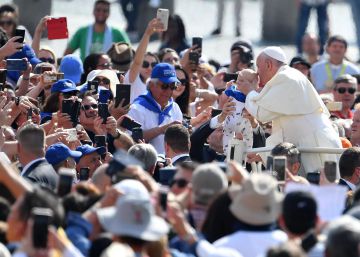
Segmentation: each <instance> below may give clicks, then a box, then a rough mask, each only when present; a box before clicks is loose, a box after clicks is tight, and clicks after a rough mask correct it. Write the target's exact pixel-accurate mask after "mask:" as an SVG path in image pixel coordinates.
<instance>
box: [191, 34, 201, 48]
mask: <svg viewBox="0 0 360 257" xmlns="http://www.w3.org/2000/svg"><path fill="white" fill-rule="evenodd" d="M192 45H193V46H195V45H196V48H195V49H198V48H200V49H202V37H193V38H192Z"/></svg>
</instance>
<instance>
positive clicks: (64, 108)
mask: <svg viewBox="0 0 360 257" xmlns="http://www.w3.org/2000/svg"><path fill="white" fill-rule="evenodd" d="M73 104H74V102H73V100H70V99H64V100H62V104H61V112H62V113H67V114H69V115H70V116H71V113H72V107H73Z"/></svg>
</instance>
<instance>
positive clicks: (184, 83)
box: [178, 78, 188, 85]
mask: <svg viewBox="0 0 360 257" xmlns="http://www.w3.org/2000/svg"><path fill="white" fill-rule="evenodd" d="M178 80H179V81H180V83H181V85H186V84H187V83H188V81H187V79H179V78H178Z"/></svg>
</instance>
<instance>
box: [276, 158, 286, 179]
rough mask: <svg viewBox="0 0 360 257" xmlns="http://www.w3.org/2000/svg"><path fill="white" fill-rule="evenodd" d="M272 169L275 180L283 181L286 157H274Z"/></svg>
mask: <svg viewBox="0 0 360 257" xmlns="http://www.w3.org/2000/svg"><path fill="white" fill-rule="evenodd" d="M273 168H274V170H275V171H276V173H277V180H278V181H285V172H286V157H285V156H275V157H274V164H273Z"/></svg>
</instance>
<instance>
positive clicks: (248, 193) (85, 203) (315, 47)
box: [0, 0, 360, 257]
mask: <svg viewBox="0 0 360 257" xmlns="http://www.w3.org/2000/svg"><path fill="white" fill-rule="evenodd" d="M303 2H306V1H303ZM323 2H324V1H323ZM325 2H326V1H325ZM110 6H111V3H110V2H109V1H107V0H97V1H96V2H95V4H94V11H93V15H94V18H95V21H94V23H93V24H90V25H87V26H85V27H83V28H80V29H79V30H78V31H77V32H76V33H75V34H74V35H72V38H71V39H70V40H69V44H68V47H67V49H66V50H65V53H64V56H62V57H61V58H57V57H56V55H55V54H54V51H53V50H52V49H51V48H49V47H47V46H45V45H41V40H40V39H41V37H42V34H43V33H44V32H45V31H46V30H47V25H46V24H47V21H48V20H50V19H51V17H49V16H46V17H44V18H43V19H41V20H40V21H39V24H38V26H37V27H36V30H35V33H34V35H33V37H32V38H31V36H30V35H27V34H26V33H25V36H22V37H25V41H24V42H23V41H22V37H21V36H16V35H17V33H16V30H17V29H24V26H20V25H19V24H18V15H19V12H18V10H17V8H16V7H15V6H14V5H9V4H6V5H2V6H0V59H1V62H0V67H1V69H0V87H1V88H0V89H1V91H0V109H1V110H0V126H1V130H0V254H1V255H2V256H6V257H8V256H11V255H13V256H29V257H40V256H52V255H59V256H67V257H100V256H101V257H113V256H138V257H140V256H143V257H145V256H149V257H170V256H172V257H182V256H188V257H194V256H198V257H213V256H214V257H215V256H244V257H256V256H268V257H283V256H292V257H303V256H324V257H340V256H341V257H342V256H346V257H355V256H360V221H359V219H360V190H359V189H358V185H359V184H360V104H359V103H360V97H359V96H360V94H359V92H360V69H359V66H358V65H357V64H355V63H351V62H350V61H349V60H348V59H347V58H346V50H347V47H348V42H347V40H346V39H345V38H343V37H342V36H341V35H330V36H329V37H328V38H326V40H325V41H324V40H323V38H321V39H320V40H319V38H317V37H316V36H315V35H313V34H305V35H304V36H303V37H302V38H301V46H300V47H301V51H299V53H302V55H299V56H295V57H293V58H292V59H291V61H289V59H288V57H287V56H286V55H285V53H284V51H283V50H282V48H281V47H279V46H267V47H264V49H262V50H261V52H260V53H259V54H258V55H257V56H255V55H254V51H253V46H252V44H251V42H249V41H247V40H245V39H242V40H238V41H236V42H234V44H233V45H232V46H231V48H230V49H229V52H230V56H231V59H230V60H229V63H228V64H225V65H222V64H219V63H217V62H215V61H213V60H212V61H208V60H206V58H204V56H203V55H202V51H201V45H198V44H201V41H199V40H197V42H198V44H194V45H189V44H188V42H187V41H186V36H185V35H186V33H185V26H184V24H183V22H182V20H181V17H180V16H179V15H174V14H170V17H169V21H168V22H169V24H168V29H167V30H165V29H164V24H163V22H162V21H161V20H160V19H158V18H153V19H151V20H150V21H149V22H148V25H147V28H146V30H145V32H144V34H143V35H142V38H141V40H140V43H139V45H138V47H137V48H136V49H134V48H133V47H132V46H131V44H130V42H129V39H128V37H127V35H126V32H124V31H120V30H117V29H116V28H113V27H111V26H108V25H107V23H106V21H107V18H108V17H109V13H110ZM129 30H132V29H130V28H129ZM237 32H239V31H237ZM155 33H159V34H160V35H161V36H160V38H161V39H162V44H161V49H159V51H158V52H156V53H155V52H149V51H148V50H147V48H148V44H149V41H150V38H151V37H152V36H153V35H154V34H155ZM26 35H27V36H26ZM322 36H323V35H322ZM28 40H29V41H30V40H31V44H29V43H28V42H29V41H28ZM199 42H200V43H199ZM205 43H206V42H205V41H204V42H203V44H205ZM322 43H324V44H322ZM77 49H79V50H80V57H79V56H78V55H76V54H73V52H74V51H75V50H77ZM322 49H323V50H322ZM322 51H323V52H324V54H322ZM291 188H292V189H291ZM294 188H295V189H294ZM314 188H316V190H321V189H326V190H328V191H326V192H328V194H330V195H328V198H327V199H325V200H324V197H325V198H326V196H322V197H320V193H319V195H316V194H314V193H313V192H315V191H312V190H315V189H314ZM316 192H318V191H316ZM319 192H320V191H319ZM335 204H337V206H335ZM338 205H341V206H338ZM324 206H325V207H326V208H328V209H326V208H325V207H324ZM335 207H336V208H335ZM332 208H333V209H332ZM335 209H337V210H339V211H338V212H336V211H334V210H335ZM324 212H327V213H328V214H329V213H331V215H328V216H324Z"/></svg>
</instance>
